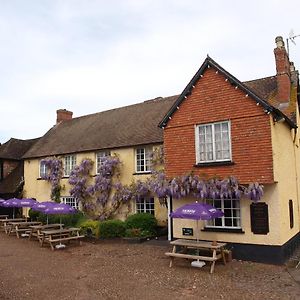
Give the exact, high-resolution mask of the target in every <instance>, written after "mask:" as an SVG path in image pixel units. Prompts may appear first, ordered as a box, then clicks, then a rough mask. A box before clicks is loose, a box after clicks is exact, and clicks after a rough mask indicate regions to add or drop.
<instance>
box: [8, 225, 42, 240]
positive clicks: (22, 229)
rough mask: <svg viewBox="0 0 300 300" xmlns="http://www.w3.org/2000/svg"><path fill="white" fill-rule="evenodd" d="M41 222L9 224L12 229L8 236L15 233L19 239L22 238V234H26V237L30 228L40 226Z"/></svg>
mask: <svg viewBox="0 0 300 300" xmlns="http://www.w3.org/2000/svg"><path fill="white" fill-rule="evenodd" d="M39 224H41V222H37V221H33V222H24V221H20V222H16V221H14V222H9V225H10V228H9V231H8V235H10V234H11V233H12V232H15V233H16V235H17V238H18V239H19V238H20V232H24V233H25V234H26V235H27V234H28V230H29V226H31V225H39Z"/></svg>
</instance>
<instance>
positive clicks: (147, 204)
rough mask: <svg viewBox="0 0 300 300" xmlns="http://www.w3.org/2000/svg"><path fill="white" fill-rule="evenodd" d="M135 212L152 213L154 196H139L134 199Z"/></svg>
mask: <svg viewBox="0 0 300 300" xmlns="http://www.w3.org/2000/svg"><path fill="white" fill-rule="evenodd" d="M136 212H137V213H149V214H152V215H154V198H152V197H151V198H141V199H140V200H139V201H136Z"/></svg>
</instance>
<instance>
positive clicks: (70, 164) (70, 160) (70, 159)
mask: <svg viewBox="0 0 300 300" xmlns="http://www.w3.org/2000/svg"><path fill="white" fill-rule="evenodd" d="M75 166H76V155H67V156H65V160H64V175H65V176H70V174H71V171H72V170H73V169H74V167H75Z"/></svg>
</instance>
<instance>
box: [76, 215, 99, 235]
mask: <svg viewBox="0 0 300 300" xmlns="http://www.w3.org/2000/svg"><path fill="white" fill-rule="evenodd" d="M99 224H100V222H99V221H94V220H90V219H88V220H83V221H82V222H81V223H79V224H78V227H80V231H81V232H82V233H83V234H84V235H85V236H88V237H90V236H93V237H96V238H98V237H99Z"/></svg>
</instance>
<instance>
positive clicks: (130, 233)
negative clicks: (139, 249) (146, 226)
mask: <svg viewBox="0 0 300 300" xmlns="http://www.w3.org/2000/svg"><path fill="white" fill-rule="evenodd" d="M152 235H153V234H152V233H151V232H150V231H148V230H141V229H140V228H128V229H126V231H125V236H126V237H148V236H152Z"/></svg>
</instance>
